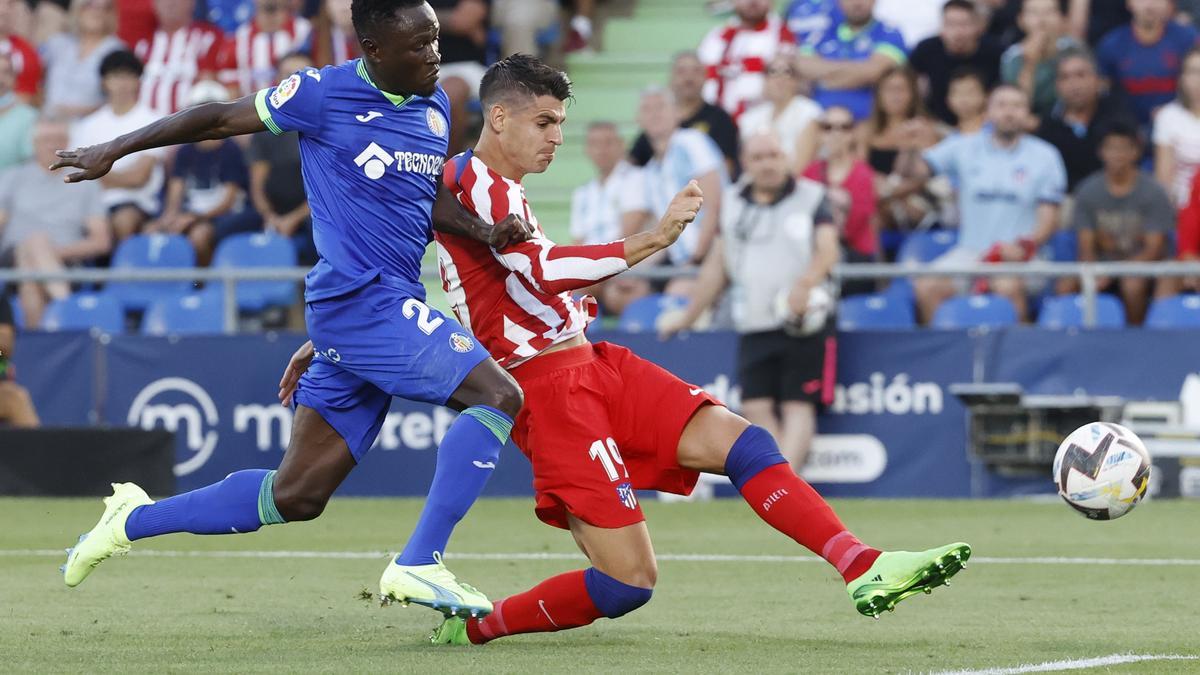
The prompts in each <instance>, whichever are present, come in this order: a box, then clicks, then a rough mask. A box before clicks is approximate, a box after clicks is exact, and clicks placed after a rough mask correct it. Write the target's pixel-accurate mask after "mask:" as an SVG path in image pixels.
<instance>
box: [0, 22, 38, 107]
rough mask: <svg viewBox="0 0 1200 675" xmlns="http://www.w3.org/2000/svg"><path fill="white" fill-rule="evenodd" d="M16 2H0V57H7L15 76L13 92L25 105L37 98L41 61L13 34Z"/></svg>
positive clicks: (31, 47) (25, 42)
mask: <svg viewBox="0 0 1200 675" xmlns="http://www.w3.org/2000/svg"><path fill="white" fill-rule="evenodd" d="M16 3H17V0H0V56H7V57H8V58H9V61H10V62H11V63H12V67H13V70H14V71H15V72H16V74H17V81H16V84H15V85H14V86H13V91H14V92H16V94H17V96H18V97H19V98H21V99H22V100H23V101H25V102H26V103H30V102H32V101H33V99H35V98H37V93H38V85H40V84H41V82H42V61H41V59H39V58H38V54H37V50H36V49H34V48H33V45H31V44H29V43H28V42H27V41H26V40H25V39H24V38H22V37H21V36H19V35H17V34H16V33H15V26H14V22H15V21H16V16H15V12H16Z"/></svg>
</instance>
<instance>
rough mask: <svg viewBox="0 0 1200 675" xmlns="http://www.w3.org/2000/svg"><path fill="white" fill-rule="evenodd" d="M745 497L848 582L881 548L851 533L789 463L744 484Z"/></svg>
mask: <svg viewBox="0 0 1200 675" xmlns="http://www.w3.org/2000/svg"><path fill="white" fill-rule="evenodd" d="M742 497H743V498H745V500H746V502H747V503H748V504H750V508H752V509H754V512H755V513H757V514H758V517H759V518H762V519H763V520H764V521H766V522H767V524H768V525H770V526H771V527H773V528H775V529H776V530H779V531H780V532H782V533H784V534H786V535H787V536H789V537H791V538H792V539H795V540H796V543H798V544H800V545H801V546H804V547H805V548H807V549H808V550H810V551H812V552H813V553H816V554H817V555H819V556H821V557H822V558H824V559H825V560H826V561H827V562H828V563H829V564H830V565H833V566H834V567H836V568H837V571H838V572H839V573H841V575H842V578H843V579H845V580H846V582H847V583H849V582H850V581H851V580H852V579H855V578H857V577H859V576H861V575H862V574H863V573H864V572H866V571H867V570H868V569H870V567H871V565H872V563H874V562H875V559H876V558H878V557H879V553H880V552H879V551H878V550H877V549H873V548H871V547H869V546H867V545H865V544H863V543H862V542H861V541H859V540H858V537H855V536H854V535H853V534H850V531H849V530H847V529H846V526H845V525H843V524H842V521H841V520H838V517H837V514H836V513H834V512H833V509H832V508H830V506H829V504H828V503H826V502H825V500H824V499H822V498H821V495H819V494H817V491H816V490H814V489H812V487H811V486H810V485H809V484H808V483H805V482H804V480H803V479H802V478H800V477H799V476H797V475H796V474H795V473H794V472H793V471H792V469H791V467H790V466H788V465H787V464H774V465H772V466H769V467H767V468H766V469H763V470H762V471H760V472H759V473H758V474H757V475H755V476H754V477H753V478H751V479H750V480H748V481H746V483H745V484H744V485H743V486H742Z"/></svg>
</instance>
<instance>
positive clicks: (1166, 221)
mask: <svg viewBox="0 0 1200 675" xmlns="http://www.w3.org/2000/svg"><path fill="white" fill-rule="evenodd" d="M1141 157H1142V142H1141V139H1140V138H1139V133H1138V128H1137V126H1135V125H1134V124H1133V123H1132V122H1116V123H1114V124H1112V125H1111V126H1109V127H1108V128H1107V129H1105V130H1103V131H1102V132H1101V133H1100V158H1101V161H1102V162H1103V164H1104V168H1103V170H1101V171H1099V172H1097V173H1094V174H1092V175H1091V176H1090V177H1089V178H1087V179H1086V180H1084V181H1083V182H1082V183H1080V184H1079V189H1078V190H1077V191H1076V193H1075V206H1074V208H1073V211H1072V213H1073V215H1072V218H1071V227H1073V228H1074V229H1075V231H1076V232H1077V233H1078V234H1079V260H1080V261H1081V262H1093V261H1097V260H1101V261H1135V262H1150V261H1154V260H1162V259H1164V258H1165V257H1166V253H1167V235H1168V233H1170V232H1171V230H1172V229H1173V228H1174V227H1175V209H1174V207H1173V206H1172V204H1171V199H1170V197H1168V196H1167V192H1166V190H1164V189H1163V188H1162V186H1161V185H1159V184H1158V182H1157V181H1155V180H1154V177H1153V176H1151V175H1150V174H1147V173H1145V172H1144V171H1142V170H1141V169H1140V168H1138V162H1139V160H1140V159H1141ZM1156 286H1157V292H1158V294H1159V295H1170V294H1173V292H1174V284H1173V283H1171V282H1165V283H1163V282H1160V283H1158V284H1156ZM1099 289H1100V291H1101V292H1119V293H1120V295H1121V299H1122V300H1123V301H1124V302H1125V315H1126V317H1127V318H1128V320H1129V323H1131V324H1135V325H1136V324H1140V323H1141V322H1142V320H1143V319H1144V318H1145V316H1146V306H1147V304H1148V302H1149V297H1150V290H1151V280H1150V279H1149V278H1146V277H1122V278H1120V279H1100V283H1099Z"/></svg>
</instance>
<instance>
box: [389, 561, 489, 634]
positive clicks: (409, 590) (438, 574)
mask: <svg viewBox="0 0 1200 675" xmlns="http://www.w3.org/2000/svg"><path fill="white" fill-rule="evenodd" d="M433 559H434V560H435V561H436V562H434V564H432V565H399V564H397V563H396V561H395V560H391V561H388V566H387V569H386V570H384V571H383V577H382V578H380V580H379V602H380V603H381V604H383V605H390V604H391V603H393V602H398V603H400V604H401V605H407V604H408V603H410V602H414V603H416V604H418V605H424V606H426V607H429V608H430V609H436V610H437V611H439V612H441V613H442V614H443V615H445V616H446V617H447V618H450V617H453V616H461V617H464V618H465V617H482V616H487V615H488V614H491V613H492V602H491V600H488V599H487V596H486V595H484V594H483V593H480V592H479V591H478V590H476V589H475V588H474V587H473V586H471V585H470V584H466V583H463V582H461V581H459V580H458V578H457V577H455V576H454V573H453V572H451V571H450V570H448V569H446V566H445V565H443V564H442V556H441V554H440V553H436V552H435V553H434V554H433Z"/></svg>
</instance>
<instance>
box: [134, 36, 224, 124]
mask: <svg viewBox="0 0 1200 675" xmlns="http://www.w3.org/2000/svg"><path fill="white" fill-rule="evenodd" d="M223 40H224V36H223V35H222V34H221V30H220V29H219V28H217V27H216V26H214V25H212V24H210V23H208V22H207V21H193V22H192V23H191V24H189V25H187V26H185V27H183V28H180V29H179V30H176V31H174V32H171V33H168V32H167V31H165V30H161V29H160V30H156V31H154V36H153V37H151V38H150V39H149V40H142V41H141V42H139V43H137V45H135V46H134V48H133V51H134V53H135V54H137V55H138V57H139V58H141V59H142V62H143V63H145V64H146V70H145V72H143V73H142V94H141V102H142V104H144V105H145V106H146V107H148V108H150V109H151V110H153V111H154V112H155V113H157V114H158V115H169V114H171V113H173V112H175V111H177V110H179V109H180V108H182V107H183V104H184V102H185V101H187V96H188V92H189V91H190V90H191V88H192V85H193V84H195V83H196V81H197V80H200V79H204V78H205V77H216V75H217V72H218V70H219V65H220V62H219V58H220V52H221V47H222V43H223Z"/></svg>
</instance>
